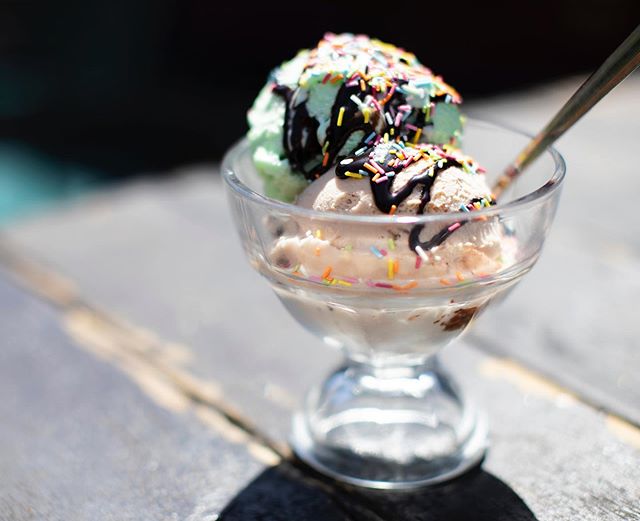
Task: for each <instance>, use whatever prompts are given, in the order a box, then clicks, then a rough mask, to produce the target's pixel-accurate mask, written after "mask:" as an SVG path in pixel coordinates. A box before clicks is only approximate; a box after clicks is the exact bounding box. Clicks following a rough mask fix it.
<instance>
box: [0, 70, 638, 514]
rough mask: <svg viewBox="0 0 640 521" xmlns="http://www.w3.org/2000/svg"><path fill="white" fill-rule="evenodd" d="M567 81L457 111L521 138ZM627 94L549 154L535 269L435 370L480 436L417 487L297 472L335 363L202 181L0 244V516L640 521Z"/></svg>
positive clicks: (100, 206)
mask: <svg viewBox="0 0 640 521" xmlns="http://www.w3.org/2000/svg"><path fill="white" fill-rule="evenodd" d="M576 82H577V80H576V81H567V82H563V83H559V84H556V85H552V86H549V87H544V88H536V89H534V90H532V91H530V92H526V93H520V94H517V95H513V96H511V97H507V98H500V99H495V100H487V101H486V102H483V103H477V104H475V105H471V106H470V107H468V111H469V112H470V113H471V114H472V115H476V116H483V117H485V118H487V119H492V120H497V121H502V122H506V123H510V124H512V125H513V124H516V125H518V126H520V127H523V128H525V129H533V130H535V129H536V128H538V127H539V126H540V125H541V124H542V123H544V121H545V120H546V119H547V118H548V116H549V115H550V114H551V113H552V112H553V111H554V110H555V109H556V107H558V106H559V105H560V104H561V103H562V101H563V100H564V99H565V98H566V97H567V95H568V94H569V93H570V91H571V90H572V89H573V88H574V86H575V84H576ZM638 92H640V77H635V78H631V79H630V80H629V81H627V83H625V84H624V85H623V86H622V87H620V88H619V89H618V90H617V91H615V93H614V94H613V95H612V96H611V97H610V99H607V100H606V101H604V102H603V103H602V105H601V106H599V107H598V108H596V109H595V110H594V111H593V113H592V114H590V115H589V116H588V117H587V119H586V120H585V121H584V122H582V123H580V124H579V126H578V127H577V128H575V129H574V130H573V131H572V132H571V134H570V135H568V136H566V137H565V138H564V139H563V141H562V142H561V143H560V149H561V151H562V152H564V153H565V156H566V159H567V163H568V165H569V178H568V181H567V185H566V188H565V192H564V194H563V201H562V202H561V210H560V212H559V215H558V217H557V221H556V223H555V226H554V230H553V232H552V234H551V236H550V237H549V240H548V244H547V248H546V250H545V252H544V253H543V256H542V258H541V260H540V262H539V264H538V265H537V267H536V268H535V269H534V270H533V272H532V273H531V274H530V275H528V277H527V278H525V280H524V281H523V282H522V283H521V285H520V286H519V287H518V289H516V291H514V292H513V294H512V295H511V296H510V297H509V298H508V299H507V300H506V302H505V303H503V304H502V305H501V306H499V307H497V308H496V309H493V310H491V311H489V312H488V313H487V314H486V316H485V317H483V319H481V320H480V321H479V323H478V324H477V325H476V327H475V328H474V330H473V331H472V332H471V333H470V334H469V335H468V336H467V337H466V339H465V340H464V341H463V342H461V343H459V344H458V345H456V346H455V347H453V348H451V349H448V350H447V352H446V353H445V359H446V360H447V362H448V365H449V367H450V369H451V370H452V371H453V372H454V373H455V374H456V375H457V376H458V378H460V380H461V381H463V382H465V384H466V386H467V388H468V389H469V390H470V391H471V392H473V393H474V394H475V396H476V397H477V400H478V401H479V402H480V403H481V404H483V406H484V408H485V409H486V410H487V412H488V413H489V416H490V420H491V429H492V440H493V441H492V448H491V451H490V453H489V455H488V457H487V458H486V461H485V462H484V464H483V466H482V468H481V469H476V470H475V471H473V472H471V473H469V474H468V475H466V476H464V477H462V478H460V479H458V480H456V481H454V482H451V483H449V484H446V485H442V486H438V487H434V488H431V489H423V490H419V491H416V492H412V493H404V494H397V493H394V494H391V493H383V492H370V491H364V490H358V489H354V488H348V487H342V486H337V485H336V484H334V483H332V482H331V481H329V480H326V479H324V478H322V477H320V476H318V475H316V474H314V473H313V472H311V471H309V470H307V469H306V468H304V467H303V466H302V465H301V464H299V463H297V462H296V461H294V460H292V458H291V456H290V453H289V450H288V448H287V445H286V435H287V432H288V429H289V417H290V414H291V412H292V410H294V409H295V408H296V407H297V406H298V405H299V403H300V400H301V397H302V396H303V394H304V392H305V390H306V388H307V385H308V384H309V383H311V382H317V381H318V380H319V379H320V378H321V377H322V376H323V375H324V374H325V373H326V372H327V371H329V370H330V369H331V368H332V367H333V366H334V365H335V364H336V363H337V362H338V360H339V357H338V354H337V353H335V352H332V351H331V350H329V349H328V348H327V347H325V346H324V345H321V343H320V342H319V341H317V340H314V339H313V338H311V337H310V336H309V335H308V334H307V333H305V332H304V331H302V329H301V328H300V327H299V326H297V325H296V324H295V323H294V322H293V320H292V319H291V318H290V317H289V316H288V315H287V313H286V312H285V311H284V309H282V308H281V306H280V305H279V304H278V303H277V300H276V298H275V297H274V296H273V295H272V294H271V292H270V290H269V288H268V287H267V284H265V283H264V282H263V281H261V280H260V278H259V276H258V275H257V274H255V273H253V272H252V271H251V269H250V268H249V266H248V264H247V263H246V261H245V260H244V259H243V256H242V253H241V251H240V246H239V243H238V241H237V238H236V237H235V235H234V233H233V232H232V225H231V222H230V218H229V214H228V211H227V207H226V203H225V201H224V196H223V193H222V190H221V186H220V179H219V178H218V176H216V175H213V173H214V172H213V170H214V169H213V168H206V167H203V168H202V169H190V170H189V171H188V172H177V173H176V174H182V175H176V176H174V177H172V178H170V179H168V180H164V181H156V180H152V179H151V178H150V179H149V180H148V181H136V182H134V183H131V184H128V185H126V186H123V187H121V188H119V189H115V190H111V191H109V192H107V193H101V194H100V195H98V196H93V197H89V198H86V199H83V200H80V201H77V202H76V203H75V204H73V205H71V206H69V207H67V208H63V209H58V210H56V211H53V212H50V213H48V214H46V215H41V216H38V217H36V218H33V219H30V220H27V221H21V222H18V223H16V224H14V225H12V226H9V227H6V228H5V229H4V230H3V233H2V235H1V236H0V335H1V336H0V396H1V397H2V399H1V400H0V519H2V520H5V519H6V520H31V519H46V520H54V519H61V520H65V521H71V520H76V519H78V520H79V519H83V520H84V519H90V520H98V519H114V520H124V519H132V520H142V519H153V520H158V519H176V520H177V519H187V520H194V521H195V520H203V521H204V520H207V521H211V520H215V519H227V520H235V519H243V520H253V519H256V520H258V519H260V520H262V519H269V520H279V519H282V520H296V521H297V520H307V519H308V520H322V521H328V520H334V519H335V520H350V521H351V520H352V521H360V520H372V521H373V520H376V521H380V520H391V519H393V520H423V519H424V520H436V521H437V520H443V521H455V520H465V521H467V520H492V521H496V520H509V521H518V520H535V519H537V520H541V521H542V520H548V521H558V520H576V519H577V520H584V521H587V520H594V521H595V520H598V521H602V520H609V519H640V429H639V428H638V425H640V349H639V347H640V346H639V345H638V344H639V343H640V341H639V340H638V337H639V336H640V314H639V312H638V308H639V305H638V295H640V219H639V218H638V216H637V215H636V208H637V204H636V201H637V198H638V194H640V167H639V166H638V165H640V150H639V147H638V145H639V143H640V142H639V141H638V138H640V123H639V122H640V95H639V94H638ZM247 317H250V318H251V323H252V327H251V328H248V327H245V326H244V325H245V323H246V322H245V320H246V318H247ZM496 331H500V334H499V335H497V334H496Z"/></svg>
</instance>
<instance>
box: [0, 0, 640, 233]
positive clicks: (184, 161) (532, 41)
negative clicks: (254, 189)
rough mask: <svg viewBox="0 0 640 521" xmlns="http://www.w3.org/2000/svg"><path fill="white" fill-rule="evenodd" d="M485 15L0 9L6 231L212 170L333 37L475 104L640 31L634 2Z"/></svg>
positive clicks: (484, 10)
mask: <svg viewBox="0 0 640 521" xmlns="http://www.w3.org/2000/svg"><path fill="white" fill-rule="evenodd" d="M487 4H488V3H486V2H473V3H470V4H469V5H464V3H460V2H456V3H444V2H440V3H438V2H435V3H431V2H429V3H425V4H424V8H423V9H420V8H419V7H418V4H415V3H414V4H411V5H408V4H398V5H395V4H391V3H389V4H388V5H387V6H383V7H379V8H374V7H373V6H372V5H368V4H365V3H362V2H344V1H340V2H339V1H332V2H313V3H311V2H308V3H303V2H264V3H261V4H258V5H249V4H246V5H243V6H239V5H238V4H237V3H234V2H225V3H221V2H211V1H204V0H182V1H175V0H173V1H171V0H136V1H135V2H113V1H110V2H106V1H104V2H102V1H98V0H83V1H79V0H68V1H66V2H13V1H6V0H5V1H3V2H2V3H1V4H0V220H1V221H5V222H6V221H7V220H11V219H13V218H15V217H17V216H20V215H23V214H25V213H27V212H32V211H33V210H36V209H38V208H42V207H45V206H48V205H50V204H51V203H52V202H55V201H58V200H60V199H64V198H66V197H70V196H74V195H77V194H78V193H84V192H86V191H87V190H93V189H95V188H97V187H101V186H104V185H105V184H109V183H113V182H114V181H121V180H123V179H127V178H129V177H130V176H133V175H139V174H141V173H144V174H149V173H150V172H152V173H160V172H167V171H170V170H173V169H175V168H176V167H178V166H181V165H188V164H194V163H202V162H210V161H216V160H218V159H219V158H220V157H221V154H222V153H223V151H224V150H225V149H226V148H227V147H228V146H229V145H230V144H231V143H232V142H233V141H235V140H236V139H237V138H239V137H240V136H241V135H242V134H243V133H244V132H245V130H246V123H245V117H244V115H245V112H246V110H247V108H248V107H249V106H250V104H251V102H252V99H253V97H254V96H255V94H256V93H257V92H258V90H259V88H260V87H261V85H262V84H263V83H264V81H265V79H266V77H267V74H268V73H269V70H270V69H271V68H272V67H274V66H275V65H277V64H278V63H280V62H282V61H283V60H285V59H288V58H290V57H291V56H292V55H293V54H294V52H295V50H297V49H299V48H303V47H311V46H313V45H314V44H315V43H316V42H317V40H318V39H319V38H320V37H321V36H322V34H323V33H324V32H325V31H327V30H330V31H333V32H340V31H352V32H364V33H367V34H370V35H372V36H376V37H378V38H381V39H383V40H386V41H390V42H392V43H395V44H397V45H399V46H402V47H405V48H407V49H408V50H411V51H413V52H415V53H416V54H417V56H418V57H419V58H420V59H421V60H422V61H423V62H424V63H425V64H427V65H428V66H429V67H431V68H432V69H433V70H434V71H435V72H436V73H439V74H442V75H443V76H444V77H445V79H446V81H447V82H449V83H451V84H453V85H454V86H455V87H456V88H457V89H458V90H459V91H460V92H461V93H462V94H463V96H464V97H465V99H466V101H469V100H472V101H473V100H477V99H479V98H486V97H493V96H497V95H501V94H504V93H506V92H510V91H515V90H518V89H523V88H528V87H531V86H532V85H536V84H543V83H546V82H549V81H550V80H553V79H557V78H562V77H565V76H572V75H575V74H583V73H586V72H588V71H591V70H593V68H594V67H596V66H597V65H598V64H599V63H600V62H601V61H602V60H603V59H604V58H605V57H606V56H607V55H608V53H610V52H611V51H612V50H613V49H614V48H615V47H616V46H617V45H618V44H619V43H620V42H621V41H622V40H623V39H624V37H626V35H627V34H628V33H629V32H631V30H632V29H633V28H634V26H635V25H636V24H637V22H638V21H639V20H640V2H638V1H637V0H580V1H578V0H541V1H537V2H535V3H533V2H532V3H522V2H507V1H500V2H493V3H491V5H487ZM527 4H529V5H527ZM552 110H553V109H550V111H549V114H551V113H552ZM158 175H159V174H158Z"/></svg>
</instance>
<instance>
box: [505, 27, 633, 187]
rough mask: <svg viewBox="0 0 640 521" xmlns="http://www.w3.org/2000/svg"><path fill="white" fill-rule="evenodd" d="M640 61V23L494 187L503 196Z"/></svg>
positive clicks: (506, 170) (524, 150)
mask: <svg viewBox="0 0 640 521" xmlns="http://www.w3.org/2000/svg"><path fill="white" fill-rule="evenodd" d="M638 65H640V25H639V26H638V27H636V28H635V30H634V31H633V32H632V33H631V34H630V35H629V37H628V38H627V39H626V40H625V41H624V42H622V44H621V45H620V47H618V48H617V49H616V50H615V51H614V52H613V53H612V54H611V55H610V56H609V57H608V58H607V59H606V60H605V62H604V63H603V64H602V65H601V66H600V68H598V70H596V71H595V72H594V73H593V74H592V75H591V76H589V78H587V80H586V81H585V82H584V83H583V84H582V85H581V86H580V88H579V89H578V90H577V91H576V92H575V93H574V95H573V96H571V98H570V99H569V101H567V102H566V103H565V104H564V106H563V107H562V108H561V109H560V110H559V111H558V113H557V114H556V115H555V117H554V118H553V119H552V120H551V121H550V122H549V123H548V124H547V126H546V127H544V129H542V131H541V132H540V133H539V134H538V135H537V136H536V137H534V138H533V139H532V140H531V141H530V142H529V144H528V145H527V146H526V147H525V148H524V149H523V150H522V151H521V152H520V154H518V156H517V157H516V159H515V161H514V162H513V163H511V164H510V165H509V166H508V167H507V168H506V169H505V171H504V173H503V174H502V176H501V177H500V178H499V179H498V181H497V182H496V184H495V185H494V187H493V195H495V197H496V198H498V197H500V195H501V194H502V192H504V190H505V189H506V188H507V187H508V186H509V185H510V184H511V182H512V181H513V180H514V179H515V178H516V177H518V175H520V173H522V171H523V170H524V169H525V168H527V166H529V165H530V164H531V163H532V162H533V161H534V160H535V159H536V158H537V157H538V156H539V155H540V154H541V153H542V152H543V151H544V150H546V148H547V147H548V146H549V145H551V144H552V143H553V142H554V141H555V140H556V139H558V138H559V137H560V136H561V135H562V134H564V133H565V132H566V131H567V130H568V129H569V128H570V127H571V126H572V125H573V124H574V123H575V122H576V121H578V120H579V119H580V118H581V117H582V116H584V115H585V114H586V113H587V112H588V111H589V110H590V109H591V108H592V107H593V106H594V105H595V104H596V103H598V101H600V100H601V99H602V98H603V97H604V96H606V95H607V94H608V93H609V92H610V91H611V90H612V89H613V88H614V87H615V86H616V85H618V84H619V83H621V82H622V80H624V79H625V78H626V77H627V76H628V75H629V74H631V73H632V72H633V71H634V70H635V69H636V67H638Z"/></svg>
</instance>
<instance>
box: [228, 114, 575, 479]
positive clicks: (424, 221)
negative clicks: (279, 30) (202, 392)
mask: <svg viewBox="0 0 640 521" xmlns="http://www.w3.org/2000/svg"><path fill="white" fill-rule="evenodd" d="M528 140H529V137H528V136H526V135H524V134H520V133H518V132H514V131H511V130H507V129H504V128H501V127H498V126H495V125H492V124H488V123H483V122H478V121H469V122H468V124H467V127H466V129H465V133H464V143H463V147H462V148H463V151H464V152H465V153H466V154H468V155H471V156H472V157H474V158H475V159H476V160H477V161H478V162H479V163H480V164H481V165H482V166H484V167H485V168H486V169H487V172H488V173H487V174H486V175H487V178H488V182H489V184H490V185H491V184H493V180H494V179H496V178H497V177H498V176H499V175H500V173H501V172H502V170H503V168H504V167H505V165H507V164H508V163H509V161H510V160H511V159H512V158H513V156H514V155H515V153H516V152H517V151H519V150H520V149H522V148H523V146H524V145H525V144H526V143H527V142H528ZM222 170H223V176H224V179H225V181H226V186H227V194H228V197H229V200H230V203H231V208H232V211H233V217H234V221H235V224H236V227H237V230H238V233H239V235H240V239H241V241H242V244H243V246H244V250H245V252H246V254H247V256H248V258H249V261H250V263H251V265H252V266H253V267H254V268H255V269H256V270H258V271H259V272H260V273H261V274H262V275H263V276H264V277H265V279H266V280H267V281H268V282H269V283H270V284H271V286H272V288H273V289H274V291H275V293H276V295H277V296H278V297H279V299H280V300H281V301H282V303H283V304H284V306H285V307H286V308H287V309H288V310H289V312H290V313H291V315H293V317H294V318H295V319H296V320H297V321H298V322H300V324H302V325H303V326H304V327H305V328H306V329H308V330H309V331H310V332H311V333H313V334H315V335H317V336H318V337H320V338H322V339H323V340H324V341H325V342H326V343H327V344H329V345H331V346H333V347H338V348H340V349H341V350H342V352H343V353H344V365H343V366H342V367H340V368H338V369H336V371H335V372H334V373H333V374H331V375H329V376H328V377H327V379H326V380H325V381H324V382H321V383H320V384H319V385H318V386H316V387H315V388H313V389H312V390H311V391H310V392H309V394H308V396H307V399H306V404H305V406H304V408H303V410H301V411H299V412H298V413H297V414H296V415H295V417H294V419H293V431H292V437H291V442H292V445H293V448H294V450H295V452H296V453H297V455H298V456H299V457H300V458H301V459H302V460H304V461H305V462H306V463H308V464H309V465H311V466H312V467H314V468H316V469H317V470H319V471H320V472H323V473H325V474H327V475H329V476H332V477H334V478H336V479H339V480H342V481H345V482H348V483H351V484H356V485H361V486H366V487H373V488H381V489H395V488H410V487H416V486H420V485H425V484H432V483H438V482H441V481H444V480H447V479H449V478H452V477H454V476H456V475H458V474H460V473H462V472H464V471H465V470H467V469H469V468H470V467H472V466H474V465H476V464H477V463H478V462H479V461H480V460H481V459H482V457H483V456H484V453H485V451H486V448H487V425H486V421H485V419H484V417H483V416H482V415H481V414H479V413H478V412H477V411H476V409H475V408H474V407H473V405H472V401H471V399H470V398H469V397H468V396H465V395H464V393H463V392H462V391H461V390H460V388H459V387H458V386H457V384H456V383H455V382H454V381H453V380H452V378H451V377H450V376H449V375H447V373H446V372H445V371H443V370H442V369H441V368H440V367H439V365H438V361H437V354H438V352H439V351H440V350H441V349H442V348H443V347H444V346H446V345H447V344H449V343H450V342H452V341H453V340H455V339H456V338H457V337H458V336H460V334H462V333H463V332H464V331H465V329H467V327H469V325H470V324H471V322H472V321H473V320H474V319H475V318H476V317H477V316H478V315H479V314H480V312H481V311H483V310H484V309H486V308H487V306H488V305H489V303H491V302H495V301H497V300H498V298H500V297H502V296H504V295H505V293H506V292H507V290H509V289H510V288H512V287H513V286H514V285H515V284H516V283H517V282H518V281H519V280H520V278H521V277H522V276H523V275H524V274H525V273H527V272H528V271H529V270H530V269H531V267H532V266H533V265H534V263H535V262H536V260H537V258H538V256H539V255H540V251H541V249H542V245H543V243H544V240H545V237H546V235H547V233H548V231H549V228H550V226H551V222H552V220H553V217H554V214H555V210H556V207H557V203H558V198H559V195H560V189H561V186H562V180H563V178H564V175H565V165H564V161H563V159H562V157H561V156H560V154H558V152H556V151H555V150H553V149H549V150H548V151H547V152H546V153H545V154H544V155H543V156H542V157H541V158H540V159H539V160H538V161H537V162H536V163H535V164H534V165H533V166H532V167H530V169H529V170H528V171H527V173H526V174H525V175H523V176H522V177H521V178H520V179H519V180H517V181H516V182H515V183H514V184H513V185H512V186H511V187H510V189H509V190H508V191H507V192H506V193H505V194H503V196H502V198H501V200H500V201H499V204H498V205H497V206H491V207H482V205H480V204H476V207H474V208H471V211H460V212H457V213H446V214H428V215H419V216H418V215H411V216H407V215H399V216H387V215H375V216H374V215H366V216H363V215H347V214H338V213H323V212H317V211H313V210H310V209H305V208H301V207H298V206H295V205H292V204H286V203H282V202H279V201H275V200H273V199H270V198H268V197H265V196H264V195H262V180H261V178H260V176H259V175H258V173H257V172H256V170H255V168H254V166H253V163H252V160H251V150H250V148H249V145H248V143H247V142H246V140H243V141H241V142H239V143H238V144H237V145H235V146H234V147H233V148H232V149H231V150H230V151H229V152H228V154H227V156H226V157H225V160H224V163H223V169H222ZM326 175H332V174H331V173H327V174H326ZM445 229H446V230H449V231H450V232H449V234H448V238H447V239H446V240H445V241H444V242H443V243H442V244H440V245H439V246H438V247H436V248H434V249H431V250H428V251H422V252H419V253H420V254H416V253H415V251H413V250H411V249H410V248H409V245H408V243H409V241H408V237H409V236H410V235H411V234H412V233H414V234H415V233H419V234H420V238H421V241H425V242H426V241H428V239H429V238H430V237H432V236H435V235H436V234H438V233H442V232H443V231H444V230H445ZM497 334H499V332H497ZM300 349H305V346H300Z"/></svg>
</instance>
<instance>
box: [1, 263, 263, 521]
mask: <svg viewBox="0 0 640 521" xmlns="http://www.w3.org/2000/svg"><path fill="white" fill-rule="evenodd" d="M0 332H1V337H0V396H1V397H2V399H0V469H2V471H1V472H0V519H2V520H3V521H4V520H6V521H22V520H65V521H72V520H87V519H91V520H98V519H118V520H125V519H131V520H136V521H138V520H141V519H187V518H189V517H190V516H192V514H198V513H199V514H198V515H197V516H196V517H195V518H193V519H205V518H206V516H207V515H208V516H209V517H208V519H212V517H211V516H214V515H217V514H218V513H219V512H220V511H221V510H222V508H223V507H224V506H225V504H226V503H227V502H228V501H230V500H231V499H232V498H233V497H234V495H235V494H236V493H237V492H238V491H239V490H241V489H242V488H243V486H244V483H245V482H247V481H251V480H252V479H253V478H254V477H255V476H256V475H258V474H260V472H261V471H262V470H263V468H264V465H263V464H262V463H260V462H259V461H257V460H256V459H255V458H254V457H252V456H251V455H250V454H249V452H248V451H247V448H246V446H245V445H243V444H234V443H231V442H229V441H227V440H225V439H224V437H223V436H221V435H220V434H219V433H218V432H217V431H216V430H214V429H210V428H207V427H206V426H205V425H203V424H202V422H200V421H199V420H198V419H197V417H196V416H195V415H194V414H193V412H192V411H191V410H190V408H189V407H188V406H187V404H186V403H185V402H179V404H178V407H167V403H166V401H165V400H163V398H166V395H165V396H160V397H158V396H156V394H157V391H158V389H157V387H155V388H149V387H147V388H141V387H139V386H137V385H135V384H134V383H133V382H132V381H131V380H130V379H129V378H128V377H126V376H125V375H124V374H123V373H122V372H121V371H118V370H116V369H115V368H114V367H113V366H111V365H107V364H105V363H102V362H100V361H98V360H97V359H96V358H95V357H93V356H91V355H89V354H87V353H86V352H83V350H82V349H80V348H79V347H78V346H77V345H76V344H74V342H73V341H72V339H71V338H70V337H69V335H67V333H66V332H65V331H64V328H63V326H62V320H61V315H60V313H59V312H57V311H56V310H54V309H52V308H51V307H50V306H48V305H46V304H44V303H42V302H40V301H38V300H37V299H35V298H34V297H32V296H28V295H26V294H25V293H24V292H22V291H20V290H19V289H18V288H16V287H15V286H13V285H12V284H11V283H9V282H8V280H7V277H6V274H5V273H3V272H2V271H0ZM170 404H173V405H174V406H175V405H176V402H175V401H172V402H170ZM221 476H224V479H221ZM205 514H206V515H205Z"/></svg>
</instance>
